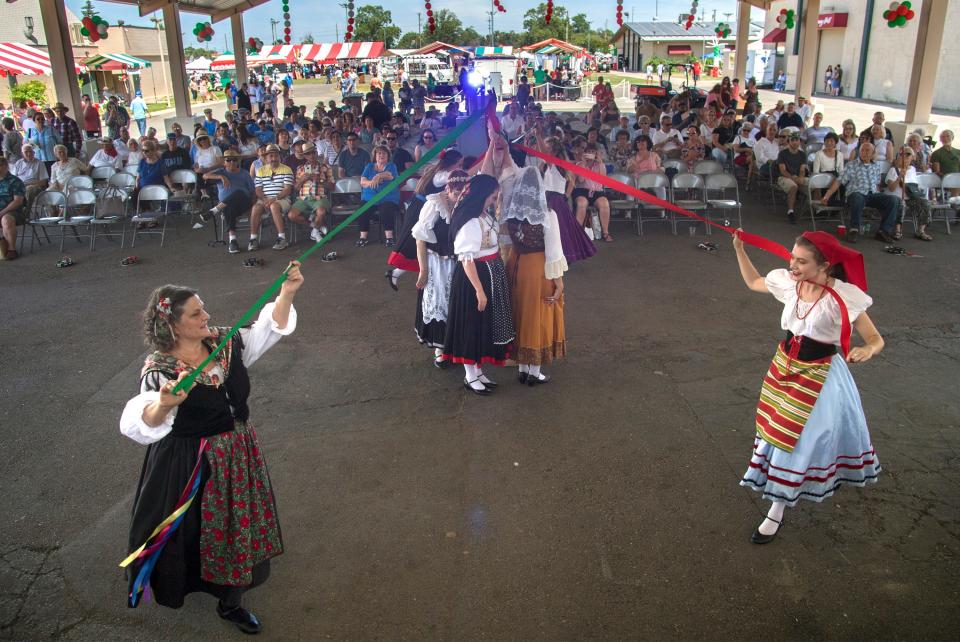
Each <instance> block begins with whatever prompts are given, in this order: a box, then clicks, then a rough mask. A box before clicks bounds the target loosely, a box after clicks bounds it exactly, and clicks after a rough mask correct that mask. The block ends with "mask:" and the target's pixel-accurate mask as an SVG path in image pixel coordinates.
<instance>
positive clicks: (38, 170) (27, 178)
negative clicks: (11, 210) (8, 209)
mask: <svg viewBox="0 0 960 642" xmlns="http://www.w3.org/2000/svg"><path fill="white" fill-rule="evenodd" d="M10 173H11V174H13V175H14V176H16V177H17V178H19V179H20V181H21V182H22V183H23V185H24V188H25V192H24V197H25V199H26V207H27V211H28V212H29V211H30V209H31V208H33V199H35V198H36V197H37V194H39V193H40V192H42V191H43V190H45V189H47V185H48V184H49V183H50V174H49V173H47V166H46V164H44V162H43V161H42V160H40V159H39V158H37V154H36V150H35V149H34V148H33V145H32V144H30V143H26V144H25V145H24V146H23V147H21V148H20V160H18V161H17V162H15V163H14V164H13V167H12V168H10Z"/></svg>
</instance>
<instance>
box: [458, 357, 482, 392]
mask: <svg viewBox="0 0 960 642" xmlns="http://www.w3.org/2000/svg"><path fill="white" fill-rule="evenodd" d="M463 371H464V373H466V375H467V378H466V379H464V383H466V384H468V385H469V386H470V387H471V388H473V389H474V390H483V389H484V388H486V386H484V385H483V384H482V383H480V381H479V380H478V379H479V377H480V373H479V371H478V370H477V366H474V365H471V364H469V363H465V364H463Z"/></svg>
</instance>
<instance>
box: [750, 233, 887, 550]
mask: <svg viewBox="0 0 960 642" xmlns="http://www.w3.org/2000/svg"><path fill="white" fill-rule="evenodd" d="M739 233H740V231H739V230H738V231H737V234H736V235H735V236H734V239H733V246H734V248H735V249H736V253H737V261H738V263H739V265H740V274H741V275H742V276H743V280H744V282H745V283H746V284H747V287H748V288H750V289H751V290H754V291H755V292H764V293H769V294H772V295H773V296H774V297H775V298H776V299H777V300H778V301H780V302H781V303H783V304H784V307H783V314H782V315H781V317H780V322H781V327H782V328H783V329H784V330H785V331H786V332H787V335H786V338H785V340H784V341H783V342H781V343H780V345H779V346H778V347H777V352H776V355H775V356H774V358H773V363H772V364H771V366H770V369H769V371H768V372H767V375H766V377H765V378H764V381H763V389H762V390H761V392H760V401H759V403H758V404H757V414H756V427H757V437H756V438H755V439H754V449H753V456H752V457H751V458H750V466H749V468H748V469H747V472H746V474H745V475H744V477H743V479H742V480H741V482H740V484H741V485H742V486H746V487H748V488H753V489H755V490H758V491H760V492H762V493H763V498H764V499H768V500H770V501H771V502H773V505H772V506H771V507H770V510H769V512H768V513H767V516H766V519H764V520H763V522H762V523H761V524H760V526H759V527H758V528H757V530H756V532H754V534H753V536H752V537H751V541H753V542H754V543H755V544H766V543H767V542H770V541H772V540H773V539H774V537H776V534H777V532H778V530H779V528H780V524H781V523H782V522H783V513H784V509H785V508H786V507H787V506H795V505H796V503H797V502H798V501H800V500H801V499H808V500H812V501H816V502H820V501H823V500H824V499H826V498H827V497H830V496H831V495H833V493H834V492H835V491H836V490H837V489H838V488H839V487H840V486H843V485H853V486H864V485H865V484H868V483H872V482H875V481H876V480H877V475H878V474H879V473H880V461H879V460H878V459H877V456H876V453H875V451H874V449H873V444H872V443H871V441H870V432H869V431H868V430H867V421H866V417H865V416H864V413H863V407H862V405H861V403H860V393H859V392H858V391H857V386H856V384H855V383H854V381H853V377H852V376H851V374H850V370H849V368H848V367H847V362H850V363H862V362H864V361H867V360H869V359H870V358H871V357H873V356H875V355H877V354H878V353H879V352H880V351H881V350H882V349H883V338H881V336H880V334H879V333H878V332H877V329H876V327H874V325H873V322H872V321H871V320H870V317H868V316H867V313H866V310H867V308H869V307H870V305H871V304H872V303H873V300H872V299H871V298H870V297H869V296H867V295H866V294H865V293H864V290H866V287H867V282H866V273H865V272H864V268H863V256H862V255H861V254H860V253H859V252H855V251H853V250H851V249H849V248H846V247H843V246H842V245H841V244H840V242H839V241H838V240H837V239H836V238H834V237H833V236H832V235H830V234H827V233H826V232H805V233H804V234H803V235H802V236H800V237H798V238H797V240H796V244H795V245H794V247H793V252H792V258H791V260H790V268H789V269H778V270H773V271H771V272H770V273H769V274H767V276H766V277H762V276H760V274H759V273H758V272H757V269H756V268H755V267H754V266H753V263H751V261H750V259H749V258H748V257H747V254H746V251H745V250H744V246H743V240H742V239H741V238H740V236H739ZM851 324H852V326H853V327H854V328H856V330H857V333H858V334H859V335H860V336H861V338H862V339H863V340H864V342H865V343H864V345H862V346H857V347H855V348H853V349H849V345H850V334H851V332H850V328H851Z"/></svg>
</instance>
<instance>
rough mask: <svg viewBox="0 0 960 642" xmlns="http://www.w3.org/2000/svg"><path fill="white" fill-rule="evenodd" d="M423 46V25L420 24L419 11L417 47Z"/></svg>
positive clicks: (418, 16) (418, 14)
mask: <svg viewBox="0 0 960 642" xmlns="http://www.w3.org/2000/svg"><path fill="white" fill-rule="evenodd" d="M422 46H423V27H421V26H420V12H419V11H418V12H417V49H419V48H420V47H422Z"/></svg>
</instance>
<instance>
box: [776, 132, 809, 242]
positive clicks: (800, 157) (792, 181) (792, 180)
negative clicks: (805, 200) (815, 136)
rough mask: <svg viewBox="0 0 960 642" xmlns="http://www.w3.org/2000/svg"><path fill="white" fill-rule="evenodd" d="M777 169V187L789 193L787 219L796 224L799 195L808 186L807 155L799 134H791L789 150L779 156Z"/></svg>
mask: <svg viewBox="0 0 960 642" xmlns="http://www.w3.org/2000/svg"><path fill="white" fill-rule="evenodd" d="M777 168H778V169H779V170H780V177H779V178H778V179H777V185H778V186H779V187H780V189H782V190H783V191H784V192H786V193H787V218H788V219H790V222H791V223H795V222H796V220H797V214H796V211H795V207H796V203H797V193H798V191H799V189H800V187H802V186H803V185H806V184H807V154H806V153H805V152H804V151H803V149H801V148H800V134H799V133H797V132H793V133H791V134H790V138H789V139H788V142H787V148H786V149H783V150H780V155H779V156H777Z"/></svg>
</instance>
